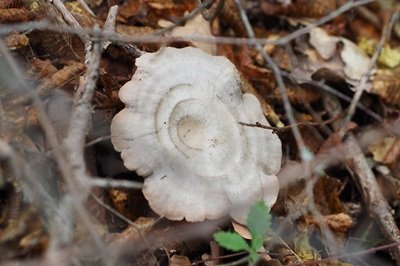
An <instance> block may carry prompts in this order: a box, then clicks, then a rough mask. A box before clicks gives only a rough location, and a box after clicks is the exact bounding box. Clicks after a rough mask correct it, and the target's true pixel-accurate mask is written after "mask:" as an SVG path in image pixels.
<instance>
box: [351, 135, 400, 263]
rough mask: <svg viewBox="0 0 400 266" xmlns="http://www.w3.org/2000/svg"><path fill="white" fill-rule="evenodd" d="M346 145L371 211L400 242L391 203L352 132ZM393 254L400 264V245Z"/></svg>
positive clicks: (388, 236) (387, 233) (385, 231)
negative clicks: (384, 194)
mask: <svg viewBox="0 0 400 266" xmlns="http://www.w3.org/2000/svg"><path fill="white" fill-rule="evenodd" d="M345 146H346V148H347V151H348V154H349V158H348V160H350V161H351V162H352V163H351V165H352V168H353V169H354V172H355V174H354V177H355V179H356V181H357V183H358V184H359V187H360V190H361V194H362V195H363V199H364V200H365V201H366V205H367V206H368V209H369V212H370V213H371V215H372V216H373V217H374V218H375V220H376V222H377V223H378V225H379V227H380V228H381V230H382V233H383V235H384V236H385V237H386V239H388V240H390V241H391V242H397V243H400V230H399V229H398V227H397V225H396V222H395V220H394V218H393V215H392V214H391V213H390V207H389V204H388V203H387V201H386V199H385V197H384V196H383V194H382V192H381V191H380V190H379V185H378V183H377V181H376V178H375V175H374V173H373V172H372V170H371V168H370V167H369V165H368V162H367V160H366V158H365V156H364V154H363V152H362V150H361V149H360V146H359V145H358V143H357V141H356V139H355V138H354V136H353V135H352V134H350V135H349V137H348V139H347V140H346V141H345ZM391 254H392V257H393V259H394V260H395V261H396V263H397V265H400V247H399V246H396V247H393V248H392V249H391Z"/></svg>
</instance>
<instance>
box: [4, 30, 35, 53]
mask: <svg viewBox="0 0 400 266" xmlns="http://www.w3.org/2000/svg"><path fill="white" fill-rule="evenodd" d="M5 43H6V45H7V47H8V48H9V49H11V50H15V49H20V48H23V47H26V46H28V45H29V38H28V37H27V36H26V35H25V34H19V33H12V34H10V35H8V36H7V37H6V39H5Z"/></svg>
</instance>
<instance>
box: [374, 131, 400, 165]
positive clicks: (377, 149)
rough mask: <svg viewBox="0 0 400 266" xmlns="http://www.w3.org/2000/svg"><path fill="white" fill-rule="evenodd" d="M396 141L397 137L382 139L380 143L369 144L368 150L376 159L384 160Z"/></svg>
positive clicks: (377, 160)
mask: <svg viewBox="0 0 400 266" xmlns="http://www.w3.org/2000/svg"><path fill="white" fill-rule="evenodd" d="M395 142H396V138H395V137H387V138H384V139H382V141H380V142H379V143H375V144H373V145H371V146H369V147H368V150H369V151H370V152H371V153H372V155H373V158H374V161H376V162H383V161H384V159H385V157H386V155H387V154H388V152H389V150H390V149H391V147H392V146H393V144H394V143H395Z"/></svg>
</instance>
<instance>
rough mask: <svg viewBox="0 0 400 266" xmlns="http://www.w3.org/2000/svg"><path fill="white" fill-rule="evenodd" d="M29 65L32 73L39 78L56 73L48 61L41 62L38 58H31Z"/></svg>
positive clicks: (55, 69)
mask: <svg viewBox="0 0 400 266" xmlns="http://www.w3.org/2000/svg"><path fill="white" fill-rule="evenodd" d="M30 63H31V66H32V69H33V72H34V73H35V74H37V75H39V77H49V76H51V75H53V74H54V73H56V72H57V71H58V70H57V68H56V67H55V66H54V65H53V64H52V63H51V62H50V60H48V59H46V60H42V59H39V58H33V59H32V60H31V62H30Z"/></svg>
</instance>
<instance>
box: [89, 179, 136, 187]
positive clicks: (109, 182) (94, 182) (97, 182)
mask: <svg viewBox="0 0 400 266" xmlns="http://www.w3.org/2000/svg"><path fill="white" fill-rule="evenodd" d="M90 185H91V186H96V187H102V188H113V187H114V188H115V187H118V188H133V189H142V187H143V183H140V182H134V181H129V180H116V179H112V178H103V177H101V178H96V177H92V178H90Z"/></svg>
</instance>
